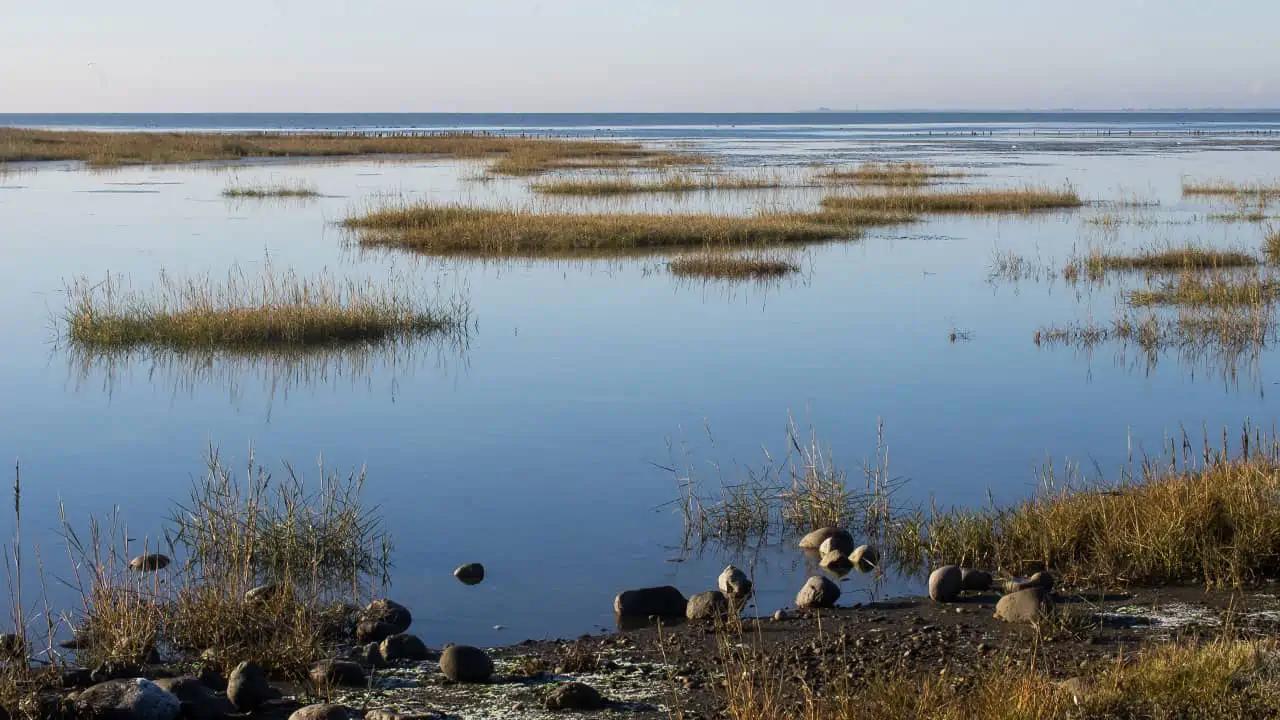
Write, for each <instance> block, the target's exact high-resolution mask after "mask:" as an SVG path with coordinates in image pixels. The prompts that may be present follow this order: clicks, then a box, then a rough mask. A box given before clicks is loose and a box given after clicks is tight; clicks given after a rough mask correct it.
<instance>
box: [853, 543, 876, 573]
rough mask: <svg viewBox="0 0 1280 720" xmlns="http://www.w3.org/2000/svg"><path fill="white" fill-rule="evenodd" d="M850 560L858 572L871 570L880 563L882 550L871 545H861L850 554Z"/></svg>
mask: <svg viewBox="0 0 1280 720" xmlns="http://www.w3.org/2000/svg"><path fill="white" fill-rule="evenodd" d="M849 561H850V562H852V563H853V566H854V567H855V568H857V569H858V572H871V570H872V569H873V568H875V567H877V566H878V565H879V564H880V551H879V550H876V549H875V548H873V547H871V546H870V545H859V546H858V547H856V548H854V549H853V552H852V553H850V555H849Z"/></svg>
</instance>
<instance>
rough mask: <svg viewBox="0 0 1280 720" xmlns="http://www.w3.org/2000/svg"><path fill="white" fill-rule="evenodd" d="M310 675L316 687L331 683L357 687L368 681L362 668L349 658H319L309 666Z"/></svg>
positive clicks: (330, 684)
mask: <svg viewBox="0 0 1280 720" xmlns="http://www.w3.org/2000/svg"><path fill="white" fill-rule="evenodd" d="M310 677H311V682H312V683H313V684H314V685H315V686H316V687H318V688H323V687H328V686H333V685H346V686H350V687H359V686H361V685H364V684H365V683H366V682H368V681H367V679H366V678H365V674H364V668H362V667H360V666H359V665H358V664H356V663H353V662H351V661H350V660H321V661H320V662H318V663H316V664H315V665H312V666H311V672H310Z"/></svg>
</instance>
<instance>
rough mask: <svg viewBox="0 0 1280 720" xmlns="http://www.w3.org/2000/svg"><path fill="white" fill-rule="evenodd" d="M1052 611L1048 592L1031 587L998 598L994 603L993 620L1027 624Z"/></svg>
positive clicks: (1051, 600)
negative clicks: (998, 600)
mask: <svg viewBox="0 0 1280 720" xmlns="http://www.w3.org/2000/svg"><path fill="white" fill-rule="evenodd" d="M1052 610H1053V599H1052V598H1051V597H1049V591H1048V590H1045V589H1044V588H1041V587H1032V588H1027V589H1026V590H1019V591H1018V592H1016V593H1012V594H1010V595H1005V596H1004V597H1002V598H1000V602H998V603H996V612H995V618H996V619H997V620H1003V621H1005V622H1010V623H1029V622H1034V621H1036V620H1038V619H1040V618H1041V617H1043V616H1044V615H1046V614H1048V613H1049V612H1051V611H1052Z"/></svg>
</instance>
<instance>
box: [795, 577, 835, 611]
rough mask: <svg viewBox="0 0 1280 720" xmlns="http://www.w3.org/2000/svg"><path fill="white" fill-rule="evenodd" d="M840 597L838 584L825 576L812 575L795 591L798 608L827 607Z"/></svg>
mask: <svg viewBox="0 0 1280 720" xmlns="http://www.w3.org/2000/svg"><path fill="white" fill-rule="evenodd" d="M839 599H840V586H839V585H836V584H835V583H833V582H831V581H830V580H828V579H827V578H824V577H818V576H814V577H811V578H809V579H808V580H806V581H805V583H804V587H802V588H800V592H798V593H796V607H798V608H829V607H832V606H834V605H835V604H836V601H837V600H839Z"/></svg>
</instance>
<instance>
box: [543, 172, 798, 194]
mask: <svg viewBox="0 0 1280 720" xmlns="http://www.w3.org/2000/svg"><path fill="white" fill-rule="evenodd" d="M785 185H786V183H785V181H784V180H783V179H782V178H781V177H778V176H772V177H771V176H767V175H760V176H755V177H743V176H731V175H691V174H677V175H670V176H659V177H655V178H642V179H637V178H634V177H629V176H628V177H616V178H596V179H592V178H584V179H566V180H551V181H547V182H540V183H534V184H533V186H532V188H531V189H532V190H533V191H534V192H539V193H543V194H547V195H583V196H601V195H639V194H643V193H683V192H698V191H712V190H762V189H769V188H780V187H784V186H785Z"/></svg>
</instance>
